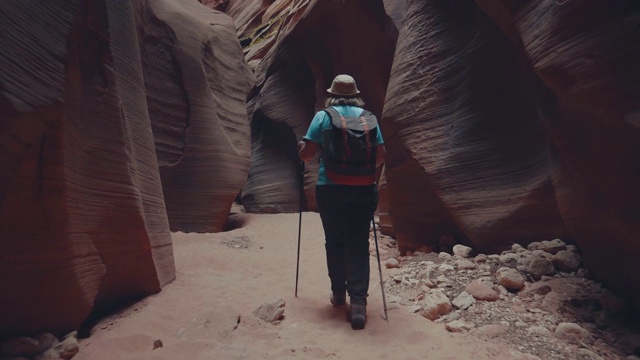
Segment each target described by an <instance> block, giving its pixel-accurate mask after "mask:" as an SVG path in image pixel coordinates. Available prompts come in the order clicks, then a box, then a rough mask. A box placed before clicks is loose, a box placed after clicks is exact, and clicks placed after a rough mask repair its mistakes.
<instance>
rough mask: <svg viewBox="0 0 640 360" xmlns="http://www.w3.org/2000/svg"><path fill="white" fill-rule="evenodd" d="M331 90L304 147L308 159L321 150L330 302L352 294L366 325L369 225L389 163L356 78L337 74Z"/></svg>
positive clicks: (355, 320) (356, 321) (319, 196)
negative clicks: (380, 173) (381, 173)
mask: <svg viewBox="0 0 640 360" xmlns="http://www.w3.org/2000/svg"><path fill="white" fill-rule="evenodd" d="M327 92H328V93H329V97H328V98H327V101H326V106H327V108H326V109H324V110H321V111H319V112H317V113H316V114H315V116H314V118H313V120H312V121H311V125H310V126H309V129H308V131H307V134H306V135H305V136H304V137H303V140H301V141H300V142H299V143H298V150H299V155H300V159H302V160H303V161H305V162H308V161H310V160H312V159H313V158H314V155H315V154H316V152H317V151H318V149H320V150H321V159H320V167H319V171H318V181H317V183H316V202H317V204H318V209H319V212H320V217H321V219H322V227H323V228H324V233H325V249H326V255H327V267H328V270H329V278H330V280H331V297H330V301H331V303H332V304H333V305H334V306H340V305H346V294H347V293H348V294H349V298H350V301H349V305H350V306H349V312H348V314H349V319H350V321H351V326H352V328H353V329H363V328H364V325H365V322H366V306H367V296H368V290H369V272H370V270H369V224H370V223H371V221H372V219H373V213H374V211H375V210H376V207H377V205H378V188H377V184H376V183H375V173H376V168H377V167H379V166H380V165H382V163H383V162H384V157H385V148H384V145H383V144H384V142H383V139H382V134H381V132H380V129H379V127H378V124H377V120H376V118H375V116H373V115H372V114H371V113H370V112H368V111H366V110H364V109H363V106H364V105H365V104H364V101H362V99H361V98H360V97H359V94H360V91H359V90H358V88H357V86H356V82H355V80H354V79H353V77H351V76H349V75H338V76H336V77H335V79H334V80H333V82H332V84H331V88H329V89H327ZM356 128H357V129H356ZM354 129H355V130H354ZM354 136H355V137H354ZM347 137H349V138H347Z"/></svg>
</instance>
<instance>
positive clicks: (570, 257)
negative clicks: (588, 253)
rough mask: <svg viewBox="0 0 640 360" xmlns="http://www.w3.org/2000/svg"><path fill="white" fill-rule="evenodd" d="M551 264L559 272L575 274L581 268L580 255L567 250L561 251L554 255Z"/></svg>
mask: <svg viewBox="0 0 640 360" xmlns="http://www.w3.org/2000/svg"><path fill="white" fill-rule="evenodd" d="M551 262H552V263H553V266H555V268H556V269H557V270H558V271H564V272H574V271H577V270H578V268H579V267H580V255H578V254H575V253H572V252H570V251H567V250H561V251H558V253H556V254H555V255H553V258H551Z"/></svg>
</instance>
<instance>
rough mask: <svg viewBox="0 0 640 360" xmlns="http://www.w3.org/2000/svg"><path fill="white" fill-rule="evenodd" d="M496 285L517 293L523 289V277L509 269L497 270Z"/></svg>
mask: <svg viewBox="0 0 640 360" xmlns="http://www.w3.org/2000/svg"><path fill="white" fill-rule="evenodd" d="M498 284H499V285H502V286H504V287H505V288H507V289H508V290H515V291H518V290H520V289H522V288H523V287H524V276H522V275H521V274H520V273H519V272H518V271H517V270H515V269H511V268H500V269H498Z"/></svg>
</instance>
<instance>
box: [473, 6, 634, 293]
mask: <svg viewBox="0 0 640 360" xmlns="http://www.w3.org/2000/svg"><path fill="white" fill-rule="evenodd" d="M477 3H478V4H479V5H480V6H481V8H482V9H483V10H484V11H485V12H486V13H487V14H489V15H490V16H491V17H492V18H493V19H494V21H495V22H496V23H497V24H499V25H500V26H501V27H502V29H503V31H504V32H505V33H506V34H509V35H510V37H511V38H515V39H517V40H518V41H519V42H520V43H521V44H522V48H523V52H524V54H525V55H526V57H527V59H528V61H529V63H530V65H531V67H532V68H533V70H534V71H535V74H536V75H537V76H538V77H539V79H540V80H541V81H542V83H543V84H544V85H543V86H542V85H541V86H539V87H538V91H537V94H536V95H537V99H538V102H537V104H538V107H539V109H540V114H541V115H540V118H541V120H542V121H543V123H544V125H545V129H546V132H547V135H548V138H549V147H550V149H551V151H550V160H549V163H550V169H551V180H552V184H553V187H554V190H555V194H556V198H557V203H558V209H559V213H560V215H561V217H562V220H563V222H564V224H565V226H566V228H567V230H568V232H569V233H570V234H571V235H572V237H573V238H574V239H575V240H576V241H577V243H578V244H579V245H580V247H581V248H582V249H583V250H584V252H585V261H586V262H587V263H588V264H589V266H590V268H591V269H592V270H593V272H594V273H595V274H596V275H597V276H598V277H599V278H601V279H602V280H603V281H605V282H606V283H607V284H608V285H609V286H611V287H612V288H614V289H615V290H616V291H618V292H619V293H621V294H624V295H626V296H628V297H632V298H633V299H634V300H635V302H636V304H640V277H639V276H632V277H631V278H623V277H621V276H620V274H639V273H640V264H638V261H637V258H638V257H639V256H640V243H639V242H638V241H637V239H638V238H639V237H640V212H639V211H638V203H639V202H640V187H638V186H637V184H638V183H639V182H640V165H639V162H638V154H640V96H639V94H640V82H638V81H637V79H639V78H640V67H638V65H637V64H638V59H639V58H640V43H639V42H638V38H639V37H640V7H638V3H637V2H635V1H617V2H603V1H585V2H562V3H554V2H536V1H525V2H523V3H522V4H519V5H518V6H507V5H505V4H504V3H503V2H497V1H485V0H483V1H480V0H478V1H477ZM542 19H544V21H542V23H543V24H544V26H543V27H540V23H541V20H542ZM632 79H635V80H632Z"/></svg>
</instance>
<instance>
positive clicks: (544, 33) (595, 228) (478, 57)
mask: <svg viewBox="0 0 640 360" xmlns="http://www.w3.org/2000/svg"><path fill="white" fill-rule="evenodd" d="M639 22H640V10H639V9H638V7H637V5H636V4H635V3H633V2H632V1H621V2H615V3H607V2H601V1H588V2H562V3H559V2H538V1H522V2H518V3H514V4H506V3H505V2H501V1H492V0H477V1H476V2H472V1H460V2H449V1H429V2H424V1H417V0H409V1H407V2H406V7H405V13H404V16H403V22H402V24H403V25H402V28H401V29H400V35H399V42H398V45H397V52H396V58H395V60H394V65H393V69H392V73H391V78H390V82H389V90H388V93H387V98H386V103H385V111H384V122H385V125H386V128H385V130H386V131H385V135H386V138H387V139H389V140H388V141H387V149H388V152H389V155H388V161H387V163H386V174H385V175H386V180H387V191H388V198H389V213H390V214H391V221H392V224H393V228H394V231H395V233H396V234H397V237H398V242H399V246H400V248H401V249H402V250H407V249H415V248H419V247H427V248H429V249H431V250H438V249H440V248H441V240H442V239H443V235H444V236H445V237H447V236H453V237H454V238H455V241H456V242H463V243H467V244H469V245H472V246H473V247H475V248H477V249H480V250H482V251H488V252H491V251H497V250H499V249H501V248H502V247H504V246H505V245H506V244H507V243H508V242H510V241H513V242H519V243H522V244H525V243H529V242H531V241H534V240H535V239H540V238H542V239H544V238H554V237H558V236H567V238H568V239H572V240H573V241H576V242H578V243H579V244H580V246H581V247H582V248H583V249H584V251H585V261H586V262H587V263H588V264H589V266H591V267H592V268H593V271H594V272H595V273H596V275H598V276H599V277H601V278H602V279H603V280H604V281H607V282H611V283H610V285H611V286H612V287H613V288H615V289H616V290H617V291H619V292H620V293H623V294H626V295H627V296H630V297H633V298H635V299H637V300H638V299H640V293H638V290H637V289H640V287H639V286H638V285H639V284H638V282H640V277H634V279H632V280H631V283H625V282H624V281H621V279H622V278H621V277H620V276H616V274H621V273H627V274H635V273H638V270H639V269H638V265H637V261H635V259H636V258H637V257H638V256H639V255H640V244H639V243H638V242H637V241H635V239H637V238H638V236H639V235H640V221H638V220H639V218H638V212H637V205H636V204H637V203H638V200H640V188H638V187H637V186H635V185H634V184H637V183H638V181H639V180H640V167H638V163H637V161H638V159H637V154H638V153H640V152H639V151H638V150H639V147H640V141H639V140H640V139H639V137H640V132H639V131H638V127H639V125H638V124H639V122H638V113H640V98H639V97H638V95H637V94H638V92H639V89H640V85H639V83H638V82H637V81H631V80H630V79H635V78H638V75H639V71H640V70H639V68H638V67H637V66H635V65H634V64H635V63H636V62H634V59H637V58H638V56H640V44H638V42H637V41H635V39H637V38H638V35H639V30H638V29H639V28H638V23H639ZM614 259H615V260H614ZM637 302H639V303H640V301H637Z"/></svg>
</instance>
